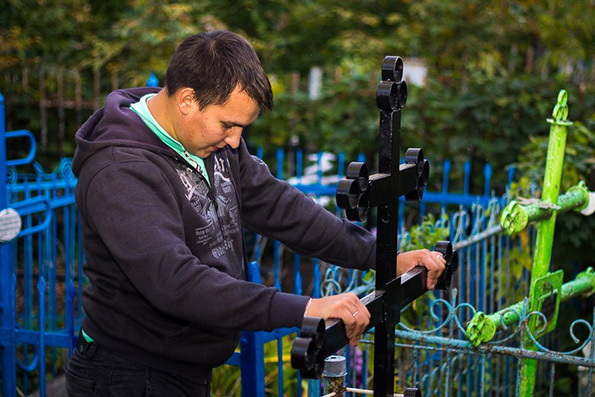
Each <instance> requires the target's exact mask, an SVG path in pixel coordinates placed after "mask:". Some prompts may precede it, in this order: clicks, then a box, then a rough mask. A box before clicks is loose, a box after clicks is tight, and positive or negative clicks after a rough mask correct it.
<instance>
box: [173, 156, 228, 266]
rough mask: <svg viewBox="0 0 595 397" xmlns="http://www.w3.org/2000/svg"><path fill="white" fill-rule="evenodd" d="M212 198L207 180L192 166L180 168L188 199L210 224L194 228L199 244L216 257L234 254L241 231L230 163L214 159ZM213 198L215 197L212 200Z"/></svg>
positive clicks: (179, 171) (217, 158)
mask: <svg viewBox="0 0 595 397" xmlns="http://www.w3.org/2000/svg"><path fill="white" fill-rule="evenodd" d="M214 160H215V161H214V164H215V166H214V174H213V176H214V178H213V181H212V182H213V193H214V194H213V195H212V194H211V193H210V190H211V188H210V187H209V185H208V184H207V182H206V180H205V179H204V178H203V177H202V176H201V175H199V174H198V173H197V172H196V171H194V170H192V169H191V168H189V167H184V166H180V167H179V168H178V169H177V172H178V176H179V177H180V181H181V182H182V184H183V185H184V187H185V188H186V198H187V199H188V201H189V202H190V203H191V204H192V206H193V207H194V209H195V210H196V212H198V214H199V215H200V216H201V217H203V218H204V219H206V220H208V224H207V225H205V226H203V227H199V228H196V229H195V232H196V244H199V245H203V246H207V247H208V248H209V249H210V251H211V254H212V255H213V256H214V257H215V258H219V257H221V256H223V255H225V254H226V253H227V252H228V251H233V250H234V247H233V240H232V236H234V235H237V234H238V233H239V232H240V227H239V211H238V204H237V201H236V195H235V190H234V186H233V183H232V182H231V177H230V174H229V167H227V166H226V162H227V160H226V159H224V158H220V157H215V158H214ZM213 196H214V197H213Z"/></svg>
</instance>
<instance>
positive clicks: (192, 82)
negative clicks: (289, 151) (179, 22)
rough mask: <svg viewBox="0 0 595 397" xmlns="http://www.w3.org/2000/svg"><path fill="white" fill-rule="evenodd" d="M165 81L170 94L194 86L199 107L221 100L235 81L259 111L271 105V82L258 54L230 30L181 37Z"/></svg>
mask: <svg viewBox="0 0 595 397" xmlns="http://www.w3.org/2000/svg"><path fill="white" fill-rule="evenodd" d="M165 83H166V86H167V91H168V95H170V96H171V95H173V94H174V93H175V92H176V91H177V90H178V89H180V88H184V87H189V88H192V89H194V92H195V96H196V100H197V102H198V106H199V107H200V109H204V108H205V107H206V106H208V105H222V104H224V103H225V102H226V101H227V100H228V99H229V95H230V94H231V92H232V91H233V90H234V89H235V88H236V86H238V85H239V86H240V88H241V89H243V90H244V91H246V93H247V94H248V96H249V97H250V98H252V99H253V100H254V101H255V102H256V103H257V104H258V106H259V108H260V111H261V112H263V113H265V112H268V111H270V110H271V109H272V107H273V92H272V90H271V83H270V82H269V79H268V77H267V75H266V73H265V71H264V69H263V68H262V65H261V63H260V60H259V59H258V55H256V52H255V51H254V48H252V46H251V45H250V43H248V41H247V40H246V39H244V38H243V37H242V36H240V35H239V34H236V33H232V32H227V31H214V32H204V33H199V34H196V35H194V36H191V37H188V38H187V39H185V40H184V41H183V42H182V44H180V46H179V47H178V48H177V50H176V52H175V54H174V56H173V57H172V59H171V60H170V63H169V67H168V68H167V74H166V76H165Z"/></svg>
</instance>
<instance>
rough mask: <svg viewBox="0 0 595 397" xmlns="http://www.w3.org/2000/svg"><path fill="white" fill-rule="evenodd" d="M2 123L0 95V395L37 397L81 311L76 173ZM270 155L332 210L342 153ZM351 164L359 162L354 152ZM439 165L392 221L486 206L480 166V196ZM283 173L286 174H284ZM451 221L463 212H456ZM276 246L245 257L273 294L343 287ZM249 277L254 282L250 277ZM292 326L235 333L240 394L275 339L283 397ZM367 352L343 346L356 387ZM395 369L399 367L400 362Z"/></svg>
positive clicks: (356, 278) (325, 270)
mask: <svg viewBox="0 0 595 397" xmlns="http://www.w3.org/2000/svg"><path fill="white" fill-rule="evenodd" d="M4 120H5V118H4V104H3V98H2V97H0V134H1V135H2V136H3V139H0V178H2V179H0V186H1V187H2V192H0V210H1V209H6V208H13V209H15V210H16V211H17V212H18V214H19V216H20V219H21V222H22V228H21V230H20V232H19V233H18V236H17V237H16V238H14V239H12V240H11V241H7V242H3V243H0V260H1V263H0V265H1V269H0V298H1V301H0V304H1V315H0V344H1V371H2V378H1V381H2V395H3V396H7V397H8V396H14V395H16V391H17V385H18V387H19V391H20V393H23V394H29V393H30V392H32V391H33V389H35V388H36V387H39V392H40V395H42V396H44V395H46V379H48V378H52V377H53V376H56V375H58V374H60V373H61V372H62V370H63V366H64V364H65V362H66V360H67V359H68V357H69V355H70V353H71V352H72V349H73V346H74V343H75V337H76V335H77V332H78V328H79V325H80V320H81V318H82V315H83V313H82V307H81V299H80V296H81V291H82V286H83V285H84V283H85V278H84V274H83V271H82V264H83V262H84V257H83V252H82V249H81V243H80V241H81V233H80V228H79V222H78V218H77V217H78V213H77V211H76V208H75V203H74V187H75V185H76V179H75V178H74V176H73V175H72V171H71V168H70V166H71V163H70V161H69V160H68V159H65V160H63V161H62V162H61V163H60V166H59V167H58V168H57V169H56V170H54V171H52V172H45V171H44V170H43V169H41V167H40V166H39V165H37V164H36V163H34V158H35V152H36V144H35V139H34V137H33V135H32V134H31V133H30V132H28V131H13V132H5V125H4ZM17 138H18V139H23V138H25V139H26V140H27V141H28V142H29V150H28V151H27V154H26V155H25V156H23V157H22V158H18V159H6V142H7V141H8V142H10V141H11V140H13V139H17ZM264 154H265V153H264V151H263V150H262V149H259V151H258V155H259V156H260V157H264ZM329 156H331V157H329ZM275 157H276V168H275V167H273V168H272V169H276V174H277V176H278V177H279V178H283V179H288V180H289V181H290V182H292V183H293V184H294V185H295V186H297V187H298V188H299V189H301V190H302V191H304V192H305V193H306V194H308V195H311V196H312V197H313V198H314V199H317V200H320V201H321V202H322V203H323V204H327V205H328V206H329V208H331V210H334V211H337V210H336V209H333V202H332V197H334V194H335V189H336V182H337V180H338V179H340V178H341V177H342V176H343V173H344V168H345V156H344V155H343V154H338V155H337V157H336V158H335V159H334V160H333V159H332V155H330V154H327V153H314V154H310V155H308V156H305V155H304V153H302V152H301V151H299V150H298V151H296V152H295V157H294V158H292V159H288V156H286V153H285V152H284V151H283V150H278V151H276V153H275ZM4 159H6V160H4ZM290 160H291V161H290ZM331 160H332V161H331ZM358 160H360V161H364V159H363V157H362V156H360V159H358ZM290 162H291V164H290ZM304 164H306V166H304ZM329 164H330V168H329ZM25 166H27V168H28V169H33V172H31V173H25V172H23V171H22V168H23V167H25ZM441 166H442V170H443V175H442V190H441V191H440V192H434V191H431V190H430V191H427V192H426V193H425V194H424V200H423V203H422V205H421V206H420V207H419V208H414V209H412V208H407V209H405V203H403V204H402V210H401V216H402V220H401V223H404V222H405V218H406V217H407V216H408V215H407V214H410V213H415V214H416V215H420V216H421V215H423V214H424V213H425V212H426V211H427V210H428V208H429V207H431V206H435V207H436V208H437V209H438V211H446V210H447V208H453V206H454V207H456V208H457V209H458V208H461V207H463V208H471V207H473V206H474V205H475V206H477V205H487V204H488V203H489V202H490V200H491V199H492V198H493V197H492V195H491V187H490V183H491V173H492V170H491V168H490V166H489V165H486V167H485V168H484V169H483V175H484V186H483V190H482V192H481V193H480V194H471V193H470V182H469V181H470V177H471V173H472V169H471V165H470V163H468V164H465V166H464V172H463V177H462V179H463V182H462V185H463V189H462V190H463V192H462V193H458V192H457V193H453V192H450V191H449V185H450V183H449V182H450V181H452V175H451V164H450V162H449V161H445V162H443V163H442V164H441ZM290 169H291V170H294V171H293V172H291V175H288V174H289V171H288V170H290ZM17 170H20V172H19V171H17ZM434 178H435V177H434ZM509 180H512V173H509ZM329 197H330V198H329ZM453 217H454V215H453ZM459 217H462V218H464V215H459ZM457 219H458V218H457ZM452 224H453V225H454V224H455V222H453V223H452ZM6 225H8V223H7V222H5V221H4V220H3V219H2V218H1V217H0V227H4V226H6ZM452 227H453V231H454V230H455V229H454V226H452ZM403 236H406V234H405V233H404V234H403ZM270 247H271V248H270ZM265 251H266V253H265ZM271 251H272V252H271ZM284 252H285V251H284V247H283V246H282V245H281V244H280V243H279V242H277V241H271V242H269V243H268V244H266V241H265V240H258V241H257V244H255V253H254V258H255V259H256V262H255V263H254V264H252V266H254V267H255V269H258V270H259V271H255V272H253V273H254V274H256V275H262V278H263V279H264V280H265V282H267V283H269V284H273V285H275V286H276V287H277V288H279V289H281V290H285V291H289V292H294V293H298V294H309V295H312V296H315V297H316V296H321V295H322V294H328V293H333V292H336V289H334V288H330V287H329V285H330V284H333V283H335V284H337V285H341V284H342V283H343V282H342V281H340V280H339V279H340V277H343V276H342V274H343V273H340V272H341V270H337V269H336V268H335V267H333V266H331V265H329V264H321V263H320V262H318V261H317V260H310V259H305V258H301V257H299V256H298V255H293V256H291V254H289V256H290V257H291V259H288V254H286V253H285V254H284ZM288 269H290V271H289V272H288ZM344 274H345V277H346V282H345V285H347V286H353V287H358V288H360V289H361V287H362V285H364V287H365V280H363V275H362V274H361V272H358V271H353V270H351V271H346V272H345V273H344ZM461 279H462V280H469V281H465V282H461V287H462V286H463V285H464V284H465V283H468V284H469V288H461V291H463V290H464V291H468V290H469V291H472V290H478V288H479V289H481V288H482V286H481V284H480V285H479V286H478V285H477V284H473V285H472V281H471V280H472V279H473V278H472V277H470V276H469V275H467V276H465V275H462V276H461ZM287 280H290V281H289V282H288V281H287ZM325 280H326V281H325ZM329 280H331V281H332V283H329ZM253 281H255V282H260V281H261V280H258V277H256V278H255V279H254V280H253ZM333 285H334V284H333ZM484 286H485V285H484ZM469 294H470V295H469V296H468V297H467V296H466V295H465V299H467V298H469V299H471V300H472V301H473V302H476V300H477V299H479V294H475V295H473V294H472V292H469ZM480 306H481V305H480ZM295 332H296V330H295V329H289V330H288V329H285V330H276V331H274V332H271V333H264V332H257V333H244V334H243V336H242V340H241V349H240V352H238V353H237V354H236V355H234V357H232V359H230V361H229V363H230V364H235V365H240V367H241V373H242V392H243V394H244V395H253V396H262V395H264V387H265V384H264V377H265V373H264V345H265V344H267V343H269V342H271V341H272V342H274V341H276V343H277V346H278V348H277V352H278V357H277V366H278V375H277V382H276V383H277V384H278V390H277V393H278V394H279V395H284V394H285V392H286V391H284V389H283V387H284V386H283V385H284V371H283V367H284V364H285V363H286V358H285V357H284V353H285V354H287V353H288V352H287V351H285V352H284V350H283V338H284V337H286V336H287V335H289V334H293V333H295ZM366 351H367V348H365V349H364V350H363V354H362V351H360V350H359V349H355V350H354V351H351V350H350V349H349V350H347V351H346V354H347V355H349V356H353V358H354V361H353V364H351V363H350V368H351V367H353V368H354V369H357V370H356V371H351V374H352V379H353V384H356V381H357V379H356V378H357V377H358V376H359V377H360V378H361V379H360V380H359V381H358V382H359V383H357V384H358V385H360V386H363V387H366V386H367V376H365V374H366V373H367V368H368V364H367V354H366ZM401 365H402V366H407V364H406V363H401ZM409 372H410V371H409ZM358 374H359V375H358ZM362 374H364V375H362ZM319 388H320V385H319V384H316V383H315V382H310V384H309V387H308V393H309V394H310V395H320V389H319ZM296 389H297V390H296V391H295V393H296V395H302V393H303V390H302V382H301V381H299V380H298V382H297V386H296ZM292 393H293V391H292Z"/></svg>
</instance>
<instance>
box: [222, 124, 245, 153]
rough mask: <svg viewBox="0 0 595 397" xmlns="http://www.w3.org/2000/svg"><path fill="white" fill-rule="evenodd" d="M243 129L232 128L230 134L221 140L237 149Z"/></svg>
mask: <svg viewBox="0 0 595 397" xmlns="http://www.w3.org/2000/svg"><path fill="white" fill-rule="evenodd" d="M242 131H243V129H242V128H240V127H235V128H233V130H232V132H231V134H229V135H228V136H227V138H225V139H224V140H223V141H224V142H225V143H226V144H228V145H229V146H231V147H232V148H233V149H237V147H238V146H240V138H241V137H242Z"/></svg>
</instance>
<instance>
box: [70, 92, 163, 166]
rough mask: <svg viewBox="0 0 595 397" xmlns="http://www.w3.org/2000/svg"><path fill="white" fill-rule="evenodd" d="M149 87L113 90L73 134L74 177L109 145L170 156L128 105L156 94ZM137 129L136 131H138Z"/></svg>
mask: <svg viewBox="0 0 595 397" xmlns="http://www.w3.org/2000/svg"><path fill="white" fill-rule="evenodd" d="M160 90H161V89H160V88H153V87H143V88H132V89H127V90H118V91H114V92H112V93H111V94H109V95H108V97H107V98H106V100H105V107H103V108H101V109H99V110H97V111H96V112H95V113H94V114H93V115H92V116H91V117H90V118H89V120H87V122H86V123H85V124H83V126H81V128H80V129H79V130H78V131H77V133H76V136H75V140H76V144H77V148H76V151H75V153H74V159H73V162H72V170H73V172H74V174H75V175H76V176H77V177H78V176H79V173H80V170H81V167H82V165H83V163H84V162H85V161H86V160H87V159H88V158H89V157H90V156H92V155H93V154H95V153H97V152H99V151H101V150H103V149H105V148H107V147H113V146H131V147H138V148H144V149H148V150H151V151H153V152H160V153H163V154H169V155H171V153H172V151H171V149H170V148H168V147H167V145H166V144H164V143H163V142H162V141H161V140H160V139H159V138H158V137H157V136H156V135H155V134H154V133H153V132H152V131H151V130H150V129H149V127H147V126H145V125H144V123H139V118H140V117H139V116H138V114H136V113H135V112H134V111H133V110H132V109H130V105H131V104H133V103H135V102H138V101H139V100H140V98H141V97H143V96H144V95H146V94H150V93H157V92H159V91H160ZM139 126H140V128H139Z"/></svg>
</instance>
